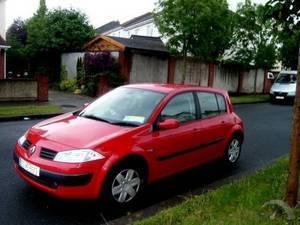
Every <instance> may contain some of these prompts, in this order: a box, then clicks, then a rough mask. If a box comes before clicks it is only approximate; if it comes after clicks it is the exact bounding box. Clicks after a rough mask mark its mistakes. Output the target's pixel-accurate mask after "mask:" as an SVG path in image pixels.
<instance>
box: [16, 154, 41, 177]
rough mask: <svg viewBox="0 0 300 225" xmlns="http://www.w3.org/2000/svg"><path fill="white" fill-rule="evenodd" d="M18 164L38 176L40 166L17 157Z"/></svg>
mask: <svg viewBox="0 0 300 225" xmlns="http://www.w3.org/2000/svg"><path fill="white" fill-rule="evenodd" d="M19 165H20V167H22V168H23V169H24V170H26V171H27V172H28V173H31V174H33V175H35V176H37V177H39V176H40V168H39V167H37V166H35V165H33V164H31V163H29V162H27V161H26V160H24V159H22V158H19Z"/></svg>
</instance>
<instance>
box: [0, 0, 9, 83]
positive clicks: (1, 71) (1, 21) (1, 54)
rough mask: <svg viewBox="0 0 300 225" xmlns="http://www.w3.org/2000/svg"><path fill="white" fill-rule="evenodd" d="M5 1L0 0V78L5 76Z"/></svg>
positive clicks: (6, 47)
mask: <svg viewBox="0 0 300 225" xmlns="http://www.w3.org/2000/svg"><path fill="white" fill-rule="evenodd" d="M5 1H6V0H0V79H4V78H6V50H7V49H8V48H9V47H8V46H7V44H6V42H5V39H4V38H5Z"/></svg>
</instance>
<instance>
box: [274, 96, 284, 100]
mask: <svg viewBox="0 0 300 225" xmlns="http://www.w3.org/2000/svg"><path fill="white" fill-rule="evenodd" d="M275 98H276V99H284V96H276V97H275Z"/></svg>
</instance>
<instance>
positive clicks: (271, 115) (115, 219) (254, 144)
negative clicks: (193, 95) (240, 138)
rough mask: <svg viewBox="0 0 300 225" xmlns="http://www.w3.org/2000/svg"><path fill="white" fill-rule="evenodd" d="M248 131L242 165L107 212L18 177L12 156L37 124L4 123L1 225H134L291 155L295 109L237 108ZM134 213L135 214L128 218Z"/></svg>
mask: <svg viewBox="0 0 300 225" xmlns="http://www.w3.org/2000/svg"><path fill="white" fill-rule="evenodd" d="M235 111H236V112H237V114H239V115H240V116H241V117H242V118H243V120H244V122H245V129H246V132H245V133H246V137H245V143H244V146H243V154H242V156H241V160H240V166H239V167H238V168H237V169H235V170H227V171H224V170H221V169H220V168H219V167H220V166H219V164H216V163H213V164H210V165H207V166H204V167H201V168H197V169H194V170H191V171H188V172H185V173H182V174H179V175H176V176H175V177H171V178H168V179H166V180H163V181H161V182H158V183H156V184H153V185H151V186H150V187H149V188H148V189H147V190H146V193H145V194H144V195H143V198H142V199H141V201H140V202H139V203H138V205H137V207H136V208H135V209H132V210H131V211H130V213H128V212H117V211H115V210H110V211H109V210H104V211H102V210H101V209H100V207H99V206H98V205H97V202H94V201H86V202H84V201H63V200H58V199H55V198H52V197H50V196H48V195H46V194H44V193H42V192H40V191H37V190H36V189H34V188H32V187H30V186H28V185H27V184H26V183H25V182H23V181H22V180H21V179H20V178H19V177H18V176H17V175H16V173H15V172H14V169H13V165H12V151H13V147H14V144H15V142H16V140H17V139H18V137H20V136H21V135H22V134H23V133H24V132H25V130H26V129H27V128H28V127H30V126H32V125H33V124H35V123H37V122H38V121H37V120H35V121H18V122H7V123H0V140H1V150H0V159H1V163H0V179H1V182H0V190H1V194H0V202H1V204H0V224H26V225H30V224H37V225H39V224H72V225H74V224H90V225H92V224H97V225H98V224H103V223H108V224H130V223H131V222H132V221H133V220H136V219H138V218H142V217H146V216H149V215H152V214H154V213H155V212H157V211H159V210H161V209H162V208H165V207H166V206H170V205H173V204H175V203H178V202H179V201H182V200H183V199H184V198H185V196H187V195H190V194H199V193H202V192H204V191H206V190H207V189H210V188H215V187H217V186H219V185H221V184H222V183H224V182H228V180H231V179H237V178H239V177H241V176H244V175H245V174H248V173H252V172H253V171H255V170H257V169H259V168H262V167H264V166H266V165H267V164H269V163H270V162H272V161H273V160H275V159H276V158H278V157H281V156H284V155H286V154H287V153H288V149H289V137H290V129H291V119H292V107H291V106H286V105H284V106H281V105H271V104H267V103H266V104H254V105H237V106H235ZM129 214H130V215H129Z"/></svg>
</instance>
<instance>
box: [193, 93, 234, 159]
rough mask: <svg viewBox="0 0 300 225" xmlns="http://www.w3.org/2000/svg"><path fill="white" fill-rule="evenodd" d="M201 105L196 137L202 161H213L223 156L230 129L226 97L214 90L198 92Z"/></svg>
mask: <svg viewBox="0 0 300 225" xmlns="http://www.w3.org/2000/svg"><path fill="white" fill-rule="evenodd" d="M196 96H197V100H198V102H199V106H200V115H199V117H200V118H199V120H197V125H196V127H197V130H196V131H195V133H194V135H195V139H196V140H197V144H198V146H199V149H198V150H199V154H200V155H201V156H200V157H201V161H202V162H206V161H211V160H214V159H217V158H219V157H222V156H223V153H224V148H225V146H226V140H225V137H226V135H227V133H228V131H229V130H230V126H231V125H230V119H229V116H228V113H227V107H226V103H225V98H224V96H223V95H221V94H217V93H214V92H201V91H199V92H196Z"/></svg>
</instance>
